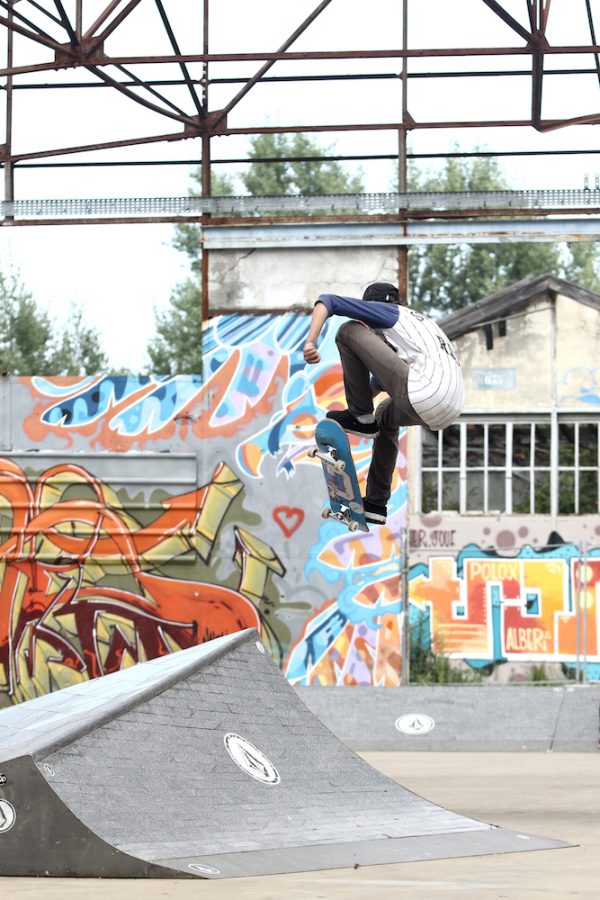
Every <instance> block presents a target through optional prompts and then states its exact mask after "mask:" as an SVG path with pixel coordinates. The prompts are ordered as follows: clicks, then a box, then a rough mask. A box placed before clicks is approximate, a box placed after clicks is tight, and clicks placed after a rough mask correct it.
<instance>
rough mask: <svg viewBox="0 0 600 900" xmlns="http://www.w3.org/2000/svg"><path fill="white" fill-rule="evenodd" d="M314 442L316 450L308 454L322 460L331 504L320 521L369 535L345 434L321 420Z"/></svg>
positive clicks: (334, 423) (339, 428)
mask: <svg viewBox="0 0 600 900" xmlns="http://www.w3.org/2000/svg"><path fill="white" fill-rule="evenodd" d="M315 440H316V442H317V446H316V447H313V448H312V449H311V450H309V455H310V456H312V457H317V458H318V459H320V460H321V464H322V466H323V474H324V475H325V485H326V487H327V493H328V495H329V504H330V505H329V507H326V508H325V509H324V510H323V518H324V519H336V520H337V521H338V522H343V523H344V525H346V527H347V528H348V529H349V530H350V531H358V530H360V531H368V530H369V526H368V525H367V521H366V519H365V511H364V507H363V503H362V499H361V496H360V488H359V486H358V478H357V477H356V469H355V467H354V460H353V459H352V452H351V450H350V443H349V441H348V436H347V434H346V432H345V431H344V429H343V428H342V427H341V425H338V423H337V422H334V420H333V419H322V420H321V421H320V422H318V423H317V427H316V430H315Z"/></svg>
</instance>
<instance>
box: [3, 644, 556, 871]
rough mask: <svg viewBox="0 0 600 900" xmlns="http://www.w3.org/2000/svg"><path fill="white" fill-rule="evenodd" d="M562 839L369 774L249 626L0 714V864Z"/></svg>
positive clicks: (216, 866) (271, 860)
mask: <svg viewBox="0 0 600 900" xmlns="http://www.w3.org/2000/svg"><path fill="white" fill-rule="evenodd" d="M564 846H568V845H567V844H565V843H563V842H561V841H556V840H549V839H545V838H540V837H536V836H534V835H530V834H518V833H516V832H512V831H508V830H506V829H504V828H498V827H496V826H493V825H488V824H485V823H483V822H478V821H476V820H474V819H470V818H466V817H465V816H461V815H457V814H456V813H453V812H450V811H449V810H446V809H443V808H441V807H439V806H436V805H435V804H433V803H430V802H428V801H427V800H424V799H423V798H422V797H419V796H417V795H416V794H413V793H412V792H411V791H408V790H406V788H403V787H402V786H401V785H399V784H396V782H394V781H392V780H390V779H388V778H386V777H385V776H384V775H381V774H380V773H379V772H377V771H376V770H375V769H373V768H371V767H370V766H369V765H367V763H365V762H364V761H363V760H362V759H360V758H359V757H358V756H356V755H355V754H354V753H353V752H352V751H350V750H349V749H348V748H347V747H346V746H345V745H344V744H342V743H341V742H340V741H339V740H338V739H337V738H336V737H334V735H333V734H332V733H331V732H330V731H328V730H327V728H325V726H324V725H323V724H322V723H321V722H320V721H319V720H318V719H317V718H315V716H313V714H312V713H311V712H310V711H309V710H308V709H307V707H306V706H304V704H303V703H302V702H301V701H300V700H299V698H298V696H297V694H296V692H295V691H294V689H293V688H292V687H291V686H290V685H289V684H288V682H287V681H286V679H285V677H284V676H283V675H282V674H281V672H280V670H279V669H278V667H277V666H276V664H275V663H274V662H273V660H272V659H271V657H270V656H269V654H268V653H267V652H266V651H265V648H264V646H263V645H262V643H261V641H260V640H259V638H258V635H257V633H256V632H255V631H254V630H250V631H244V632H240V633H238V634H234V635H228V636H226V637H222V638H218V639H217V640H214V641H210V642H208V643H206V644H202V645H201V646H198V647H192V648H190V649H188V650H182V651H180V652H178V653H174V654H172V655H170V656H165V657H161V658H160V659H156V660H152V661H150V662H146V663H141V664H139V665H137V666H133V667H131V668H128V669H125V670H123V671H121V672H117V673H114V674H112V675H106V676H104V677H103V678H98V679H95V680H93V681H89V682H86V683H84V684H82V685H74V686H73V687H69V688H65V689H64V690H62V691H58V692H56V693H53V694H48V695H47V696H44V697H38V698H36V699H35V700H30V701H28V702H26V703H22V704H20V705H18V706H14V707H11V708H9V709H5V710H3V711H1V712H0V875H11V876H15V875H28V876H31V875H52V876H67V875H73V876H80V877H82V876H83V877H85V876H91V877H128V878H136V877H151V878H181V877H184V876H188V877H201V878H226V877H234V876H244V875H267V874H277V873H285V872H298V871H307V870H313V869H329V868H338V867H346V866H355V865H361V866H364V865H374V864H378V863H392V862H407V861H414V860H424V859H440V858H446V857H454V856H476V855H480V854H488V853H508V852H513V851H521V850H541V849H549V848H554V847H564Z"/></svg>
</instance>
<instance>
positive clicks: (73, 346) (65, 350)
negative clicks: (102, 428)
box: [0, 273, 107, 375]
mask: <svg viewBox="0 0 600 900" xmlns="http://www.w3.org/2000/svg"><path fill="white" fill-rule="evenodd" d="M69 318H70V321H69V323H68V324H67V325H66V327H64V328H63V329H60V328H59V326H57V324H56V323H55V322H54V321H53V320H52V319H51V318H50V316H49V315H48V313H47V312H45V311H44V310H40V309H39V308H38V306H37V304H36V302H35V300H34V299H33V297H32V296H31V294H30V293H29V292H28V291H27V290H26V289H25V288H24V287H23V286H22V285H20V284H19V283H18V282H17V280H16V279H15V278H12V277H10V278H7V277H5V276H4V275H2V274H1V273H0V371H1V372H7V373H9V374H11V375H89V374H93V373H94V372H98V371H102V370H103V369H106V367H107V359H106V356H105V354H104V352H103V351H102V350H101V348H100V346H99V337H98V333H97V331H96V330H95V329H93V328H90V327H87V326H86V325H85V324H84V322H83V317H82V314H81V312H79V311H78V310H76V309H72V310H71V314H70V317H69Z"/></svg>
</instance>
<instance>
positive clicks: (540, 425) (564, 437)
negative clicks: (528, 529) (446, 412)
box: [417, 416, 600, 515]
mask: <svg viewBox="0 0 600 900" xmlns="http://www.w3.org/2000/svg"><path fill="white" fill-rule="evenodd" d="M599 428H600V420H596V421H573V420H569V419H564V420H563V419H562V418H559V420H558V425H557V427H556V428H555V429H553V428H552V424H551V420H550V417H549V416H548V417H540V418H537V419H535V420H533V421H527V422H524V421H522V420H521V421H507V420H495V421H479V420H478V421H463V422H461V423H459V424H456V425H451V426H450V427H449V428H446V429H445V430H444V431H439V432H431V431H428V430H427V429H424V428H423V429H421V478H420V485H419V488H420V496H419V497H418V498H417V499H418V500H419V501H420V502H419V503H418V506H419V510H420V511H421V512H423V513H427V512H434V511H441V510H447V511H450V510H455V511H458V512H461V513H469V512H472V513H497V512H506V513H516V514H521V515H534V514H536V513H537V514H550V513H552V512H553V511H554V512H556V513H558V514H559V515H586V514H595V513H598V512H599V511H600V483H599V479H598V468H599V465H600V441H599ZM553 431H554V435H555V436H554V439H553Z"/></svg>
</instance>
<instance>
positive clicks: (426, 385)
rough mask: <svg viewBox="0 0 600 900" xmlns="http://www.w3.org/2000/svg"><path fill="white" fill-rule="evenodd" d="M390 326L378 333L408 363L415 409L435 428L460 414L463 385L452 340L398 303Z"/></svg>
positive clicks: (431, 321)
mask: <svg viewBox="0 0 600 900" xmlns="http://www.w3.org/2000/svg"><path fill="white" fill-rule="evenodd" d="M397 310H398V318H397V321H396V323H395V324H394V325H393V326H392V327H391V328H385V329H381V330H380V331H379V329H378V331H379V333H381V334H382V335H383V337H384V338H385V340H386V341H387V342H388V343H389V344H391V345H392V346H393V347H394V348H395V349H396V351H397V353H398V355H399V356H400V357H401V358H402V359H404V360H406V362H407V363H408V364H409V365H410V372H409V375H408V396H409V399H410V402H411V404H412V407H413V409H414V410H415V412H416V413H417V414H418V415H419V416H420V417H421V419H423V421H424V422H425V423H426V424H427V425H428V427H429V428H431V429H432V430H434V431H437V430H438V429H441V428H445V427H446V426H447V425H450V424H451V423H452V422H454V420H455V419H457V418H458V416H459V415H460V414H461V412H462V409H463V406H464V404H465V387H464V382H463V377H462V372H461V370H460V364H459V362H458V357H457V356H456V352H455V350H454V347H453V346H452V342H451V341H450V339H449V338H448V337H447V336H446V335H445V334H444V332H443V331H442V329H441V328H440V327H439V326H438V325H436V323H435V322H434V321H433V319H430V318H429V317H428V316H425V315H423V313H419V312H416V311H415V310H413V309H410V308H409V307H407V306H398V307H397Z"/></svg>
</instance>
